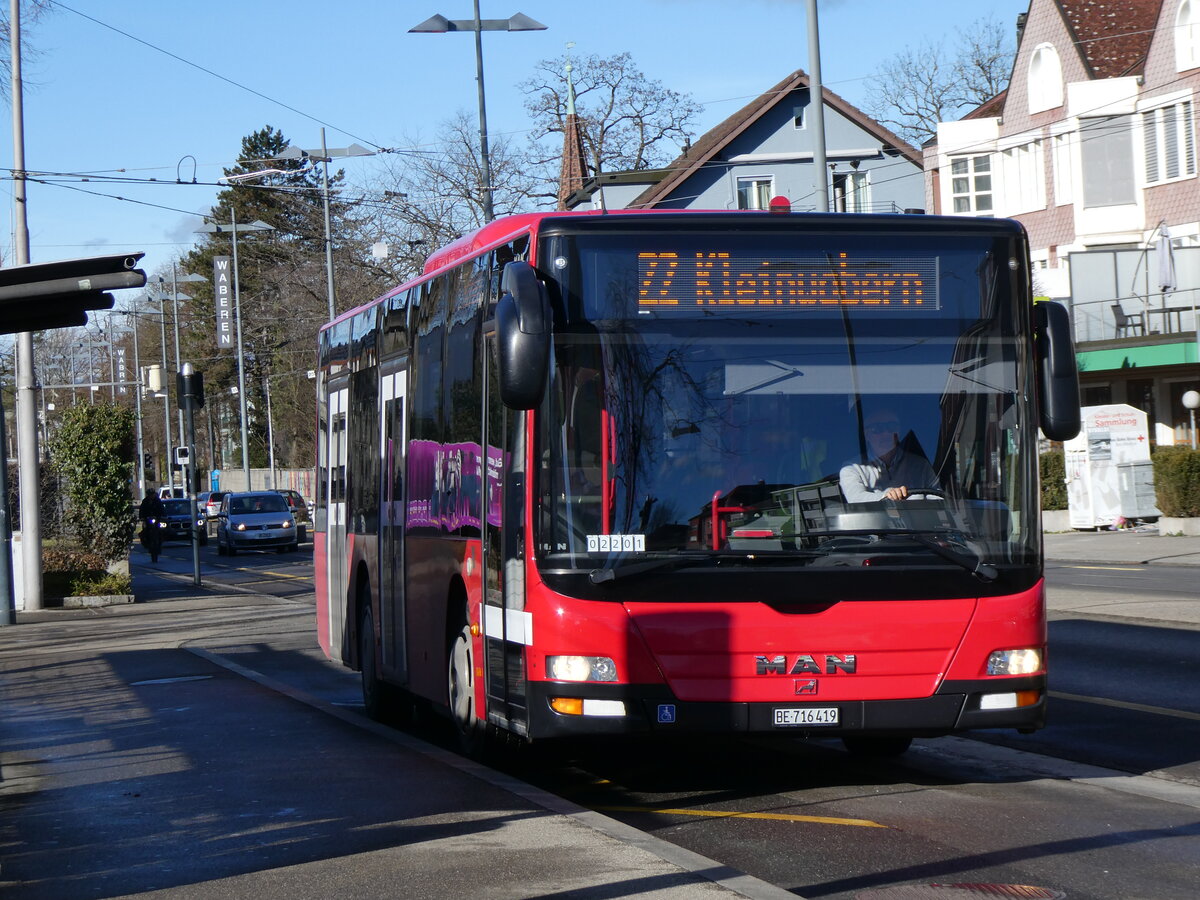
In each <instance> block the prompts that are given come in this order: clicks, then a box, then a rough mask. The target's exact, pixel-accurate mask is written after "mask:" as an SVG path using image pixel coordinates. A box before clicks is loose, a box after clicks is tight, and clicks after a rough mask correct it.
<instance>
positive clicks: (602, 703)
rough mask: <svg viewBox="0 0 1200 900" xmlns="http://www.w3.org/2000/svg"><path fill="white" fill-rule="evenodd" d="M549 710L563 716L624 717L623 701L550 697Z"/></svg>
mask: <svg viewBox="0 0 1200 900" xmlns="http://www.w3.org/2000/svg"><path fill="white" fill-rule="evenodd" d="M550 708H551V709H552V710H554V711H555V712H556V713H560V714H562V715H564V716H599V717H619V716H624V715H625V702H624V701H623V700H581V699H580V698H578V697H551V698H550Z"/></svg>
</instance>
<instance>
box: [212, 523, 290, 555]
mask: <svg viewBox="0 0 1200 900" xmlns="http://www.w3.org/2000/svg"><path fill="white" fill-rule="evenodd" d="M225 534H226V540H225V542H226V543H227V544H229V546H231V547H233V548H235V549H237V550H271V549H275V548H277V547H290V546H291V545H292V544H295V543H297V534H296V529H294V528H288V529H283V528H273V529H270V530H266V531H233V530H232V529H230V530H228V531H226V532H225Z"/></svg>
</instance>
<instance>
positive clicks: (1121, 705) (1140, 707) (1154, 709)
mask: <svg viewBox="0 0 1200 900" xmlns="http://www.w3.org/2000/svg"><path fill="white" fill-rule="evenodd" d="M1048 693H1049V695H1050V696H1051V697H1058V698H1059V699H1060V700H1078V701H1079V702H1080V703H1095V704H1096V705H1097V706H1114V707H1116V708H1117V709H1131V710H1134V711H1135V712H1147V713H1153V714H1154V715H1157V716H1171V717H1172V718H1175V719H1191V720H1192V721H1193V722H1200V713H1194V712H1187V711H1186V710H1182V709H1166V708H1165V707H1162V706H1147V705H1146V704H1144V703H1129V702H1128V701H1125V700H1108V699H1106V698H1104V697H1086V696H1084V695H1083V694H1065V693H1063V692H1062V691H1049V692H1048Z"/></svg>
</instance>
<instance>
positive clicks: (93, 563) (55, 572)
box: [42, 547, 133, 599]
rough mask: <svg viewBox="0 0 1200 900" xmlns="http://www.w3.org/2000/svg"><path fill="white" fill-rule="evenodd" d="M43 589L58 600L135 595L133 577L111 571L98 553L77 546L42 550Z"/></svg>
mask: <svg viewBox="0 0 1200 900" xmlns="http://www.w3.org/2000/svg"><path fill="white" fill-rule="evenodd" d="M42 591H43V593H44V594H45V595H46V596H47V597H50V598H55V599H57V598H61V597H95V596H107V595H110V594H132V593H133V580H132V579H131V578H130V577H129V576H128V575H115V574H113V573H111V572H109V571H108V568H107V563H106V562H105V559H104V557H103V556H101V555H100V554H99V553H92V552H90V551H87V550H80V549H78V548H76V547H47V548H44V549H43V550H42Z"/></svg>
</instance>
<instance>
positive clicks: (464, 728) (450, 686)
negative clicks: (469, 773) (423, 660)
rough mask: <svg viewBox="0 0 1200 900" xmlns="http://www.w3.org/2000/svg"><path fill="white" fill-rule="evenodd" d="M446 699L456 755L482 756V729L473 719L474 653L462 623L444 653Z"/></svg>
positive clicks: (474, 718) (468, 634)
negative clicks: (452, 728) (456, 749)
mask: <svg viewBox="0 0 1200 900" xmlns="http://www.w3.org/2000/svg"><path fill="white" fill-rule="evenodd" d="M446 657H447V663H446V670H447V674H446V689H447V696H446V699H447V701H448V703H449V707H450V721H451V723H452V724H453V726H454V734H455V739H456V742H457V744H458V748H459V750H460V752H462V753H463V754H464V755H466V756H471V757H479V756H481V755H482V754H483V750H484V739H485V737H486V730H485V729H484V728H483V727H482V724H481V723H480V721H479V719H478V718H476V716H475V651H474V642H473V641H472V635H471V626H470V625H468V624H466V623H464V624H463V626H462V628H460V629H459V630H458V632H457V633H456V634H454V635H453V636H452V637H451V639H450V647H449V648H448V650H447V652H446Z"/></svg>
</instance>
